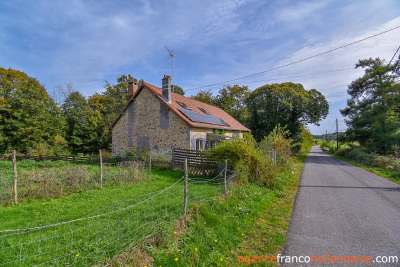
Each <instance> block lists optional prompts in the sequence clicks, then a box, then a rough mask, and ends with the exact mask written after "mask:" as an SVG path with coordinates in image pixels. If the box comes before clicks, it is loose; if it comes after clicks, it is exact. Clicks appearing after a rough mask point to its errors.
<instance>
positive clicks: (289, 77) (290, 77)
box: [185, 68, 355, 92]
mask: <svg viewBox="0 0 400 267" xmlns="http://www.w3.org/2000/svg"><path fill="white" fill-rule="evenodd" d="M354 69H355V68H346V69H338V70H330V71H325V72H316V73H310V74H303V75H296V76H287V77H280V78H274V79H265V80H258V81H246V82H241V83H239V84H244V83H256V82H268V81H276V80H283V79H292V78H301V77H307V76H313V75H320V74H327V73H333V72H339V71H345V70H354ZM195 89H196V88H194V89H186V90H185V92H186V91H191V90H195Z"/></svg>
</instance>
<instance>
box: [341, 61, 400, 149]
mask: <svg viewBox="0 0 400 267" xmlns="http://www.w3.org/2000/svg"><path fill="white" fill-rule="evenodd" d="M360 67H361V68H363V69H365V73H364V75H363V76H362V77H360V78H358V79H357V80H355V81H353V82H352V83H351V84H350V85H349V86H348V90H347V92H348V94H349V95H350V98H349V99H348V100H347V107H346V108H344V109H342V110H341V113H342V114H343V116H345V117H346V124H347V125H348V130H347V132H346V136H347V138H348V140H351V141H358V142H359V143H360V144H361V145H362V146H363V147H364V148H367V149H369V150H371V151H373V152H378V153H383V154H385V153H387V152H389V151H390V150H391V148H392V147H393V146H394V145H395V144H397V145H399V137H400V133H399V129H400V124H399V122H398V120H397V118H396V117H395V116H389V115H392V114H393V113H394V110H395V108H396V107H399V106H400V85H399V84H398V83H397V82H396V80H397V79H398V78H399V60H398V61H397V62H395V63H394V64H393V65H387V64H386V63H385V61H384V60H381V59H379V58H376V59H372V58H370V59H364V60H360V61H359V62H358V63H357V64H356V68H360Z"/></svg>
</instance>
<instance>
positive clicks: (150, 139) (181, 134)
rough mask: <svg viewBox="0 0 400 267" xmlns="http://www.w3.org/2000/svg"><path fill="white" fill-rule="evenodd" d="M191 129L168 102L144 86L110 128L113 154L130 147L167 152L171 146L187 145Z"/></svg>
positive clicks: (120, 152)
mask: <svg viewBox="0 0 400 267" xmlns="http://www.w3.org/2000/svg"><path fill="white" fill-rule="evenodd" d="M189 138H190V130H189V127H188V126H187V125H186V123H184V122H183V121H182V120H181V119H180V118H179V117H178V116H177V115H176V114H175V113H174V112H172V111H171V110H169V108H168V104H165V103H163V102H161V101H160V100H159V99H158V98H157V97H156V96H154V95H153V93H152V92H150V91H149V90H148V89H147V88H143V89H142V91H141V92H140V93H139V95H138V96H137V97H136V98H135V100H134V102H132V103H131V104H130V106H129V107H128V109H127V110H126V111H125V113H124V114H123V115H122V116H121V118H120V119H119V120H118V122H117V123H116V124H115V126H114V128H113V130H112V143H113V145H112V151H113V155H121V154H123V153H124V151H128V150H130V149H132V148H133V147H135V148H137V147H148V148H150V149H152V150H154V151H155V152H161V153H166V152H169V151H170V149H171V147H179V148H189V147H190V142H189V141H190V139H189Z"/></svg>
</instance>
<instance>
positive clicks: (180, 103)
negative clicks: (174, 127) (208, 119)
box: [176, 101, 192, 110]
mask: <svg viewBox="0 0 400 267" xmlns="http://www.w3.org/2000/svg"><path fill="white" fill-rule="evenodd" d="M176 103H178V104H179V106H181V107H183V108H184V109H187V110H192V108H191V107H189V106H188V105H186V104H185V103H183V102H179V101H176Z"/></svg>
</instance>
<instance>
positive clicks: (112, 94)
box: [103, 74, 137, 114]
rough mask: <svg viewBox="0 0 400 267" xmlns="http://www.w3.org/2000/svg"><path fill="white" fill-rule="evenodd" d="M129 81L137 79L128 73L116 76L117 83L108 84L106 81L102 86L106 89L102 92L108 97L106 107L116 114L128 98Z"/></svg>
mask: <svg viewBox="0 0 400 267" xmlns="http://www.w3.org/2000/svg"><path fill="white" fill-rule="evenodd" d="M130 82H137V79H136V78H134V77H133V76H131V75H130V74H128V75H125V74H123V75H121V76H119V77H118V78H117V84H110V83H109V82H108V81H106V85H105V86H104V88H105V89H106V91H105V92H104V93H103V95H104V96H105V97H107V98H108V100H109V103H108V107H107V109H108V110H109V111H110V112H112V113H114V114H118V113H119V112H120V111H121V110H122V108H123V107H124V106H125V104H126V103H127V102H128V100H129V93H128V84H129V83H130Z"/></svg>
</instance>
